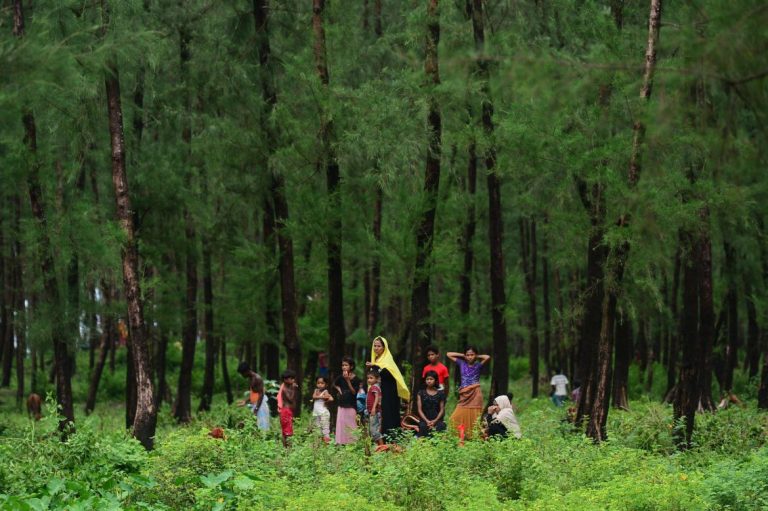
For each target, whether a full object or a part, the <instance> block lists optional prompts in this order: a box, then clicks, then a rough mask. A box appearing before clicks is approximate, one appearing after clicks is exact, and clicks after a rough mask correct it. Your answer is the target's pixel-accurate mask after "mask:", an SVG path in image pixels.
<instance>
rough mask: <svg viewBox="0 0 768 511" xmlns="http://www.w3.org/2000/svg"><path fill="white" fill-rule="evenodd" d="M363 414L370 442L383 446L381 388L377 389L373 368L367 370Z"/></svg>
mask: <svg viewBox="0 0 768 511" xmlns="http://www.w3.org/2000/svg"><path fill="white" fill-rule="evenodd" d="M365 413H366V415H368V428H369V431H370V433H371V440H373V441H374V442H376V445H384V440H383V439H382V436H381V387H379V370H378V369H376V368H375V367H373V368H371V369H369V370H368V395H367V396H366V398H365Z"/></svg>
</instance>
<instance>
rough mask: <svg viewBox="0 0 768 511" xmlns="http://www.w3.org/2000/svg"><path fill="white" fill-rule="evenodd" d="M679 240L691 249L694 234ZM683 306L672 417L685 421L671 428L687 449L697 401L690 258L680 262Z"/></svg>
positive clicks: (695, 282)
mask: <svg viewBox="0 0 768 511" xmlns="http://www.w3.org/2000/svg"><path fill="white" fill-rule="evenodd" d="M681 242H682V243H684V245H685V246H686V247H688V248H689V250H693V249H694V248H695V247H694V236H693V234H692V233H691V232H689V231H686V232H683V233H682V234H681ZM682 264H683V310H682V317H681V319H680V324H681V332H682V336H681V340H682V341H683V343H682V355H683V356H682V361H681V364H680V378H679V380H678V384H677V391H676V392H675V400H674V418H675V420H676V421H677V420H679V419H684V420H685V422H684V424H683V425H681V426H680V427H679V428H678V429H675V430H674V431H673V436H674V438H675V443H676V444H677V445H678V448H681V449H686V448H688V447H690V445H691V436H692V435H693V427H694V419H695V416H696V409H697V408H698V405H699V398H700V395H701V393H700V388H699V381H698V380H699V374H698V373H699V371H698V369H699V351H700V346H699V305H698V303H699V280H700V279H699V275H698V274H699V267H700V265H699V264H698V263H697V262H696V261H695V260H694V259H693V258H691V259H688V260H686V261H684V262H683V263H682Z"/></svg>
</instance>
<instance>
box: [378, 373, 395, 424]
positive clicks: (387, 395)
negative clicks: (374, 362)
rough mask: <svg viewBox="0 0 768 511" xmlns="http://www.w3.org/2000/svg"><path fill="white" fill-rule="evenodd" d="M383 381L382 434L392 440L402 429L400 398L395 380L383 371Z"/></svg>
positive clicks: (380, 383)
mask: <svg viewBox="0 0 768 511" xmlns="http://www.w3.org/2000/svg"><path fill="white" fill-rule="evenodd" d="M380 376H381V381H380V382H379V386H380V387H381V434H382V435H384V436H387V437H389V438H390V439H391V437H392V435H393V434H395V433H397V431H398V430H399V429H400V398H399V397H398V395H397V383H396V382H395V378H394V377H393V376H392V375H391V374H390V372H389V371H388V370H386V369H382V370H381V373H380Z"/></svg>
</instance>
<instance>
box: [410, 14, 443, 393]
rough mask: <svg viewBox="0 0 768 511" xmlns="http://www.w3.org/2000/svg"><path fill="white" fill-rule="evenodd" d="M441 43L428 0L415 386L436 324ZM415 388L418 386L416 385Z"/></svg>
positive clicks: (415, 281) (413, 338)
mask: <svg viewBox="0 0 768 511" xmlns="http://www.w3.org/2000/svg"><path fill="white" fill-rule="evenodd" d="M439 43H440V18H439V13H438V0H427V36H426V52H425V57H424V72H425V74H426V78H427V84H426V87H427V104H428V112H427V157H426V166H425V170H424V190H423V198H422V204H421V217H420V218H419V223H418V226H417V228H416V264H415V266H414V270H413V290H412V293H411V321H410V324H411V326H412V328H411V353H410V359H411V363H412V364H413V374H414V378H413V383H414V384H416V383H417V382H418V381H419V380H418V378H416V376H415V375H417V374H421V370H422V368H423V367H424V363H425V362H424V355H426V348H427V346H428V345H429V344H430V343H431V342H432V339H433V334H434V332H433V330H434V324H433V321H432V313H431V311H430V297H429V281H430V273H431V271H432V270H431V262H430V260H431V257H432V246H433V237H434V234H435V214H436V212H437V200H438V195H437V193H438V188H439V185H440V156H441V154H442V130H443V121H442V115H441V113H440V105H439V103H438V101H437V97H436V96H435V91H434V88H435V87H437V86H438V85H440V69H439V64H438V50H437V49H438V44H439ZM412 386H414V387H415V385H412Z"/></svg>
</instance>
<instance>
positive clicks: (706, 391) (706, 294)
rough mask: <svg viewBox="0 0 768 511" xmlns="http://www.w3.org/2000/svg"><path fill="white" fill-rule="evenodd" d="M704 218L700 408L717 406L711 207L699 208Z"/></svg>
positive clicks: (700, 237)
mask: <svg viewBox="0 0 768 511" xmlns="http://www.w3.org/2000/svg"><path fill="white" fill-rule="evenodd" d="M698 214H699V221H700V222H701V228H700V232H699V233H698V239H697V245H696V254H697V256H696V257H697V261H698V266H699V271H698V276H699V279H700V280H699V342H700V350H699V353H698V355H699V368H698V376H699V396H700V397H699V408H700V409H702V410H709V411H711V410H715V408H716V407H715V401H714V400H713V399H712V347H713V345H714V323H715V308H714V302H713V292H712V241H711V237H710V231H711V227H710V220H709V208H707V207H703V208H701V209H700V210H699V213H698Z"/></svg>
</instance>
